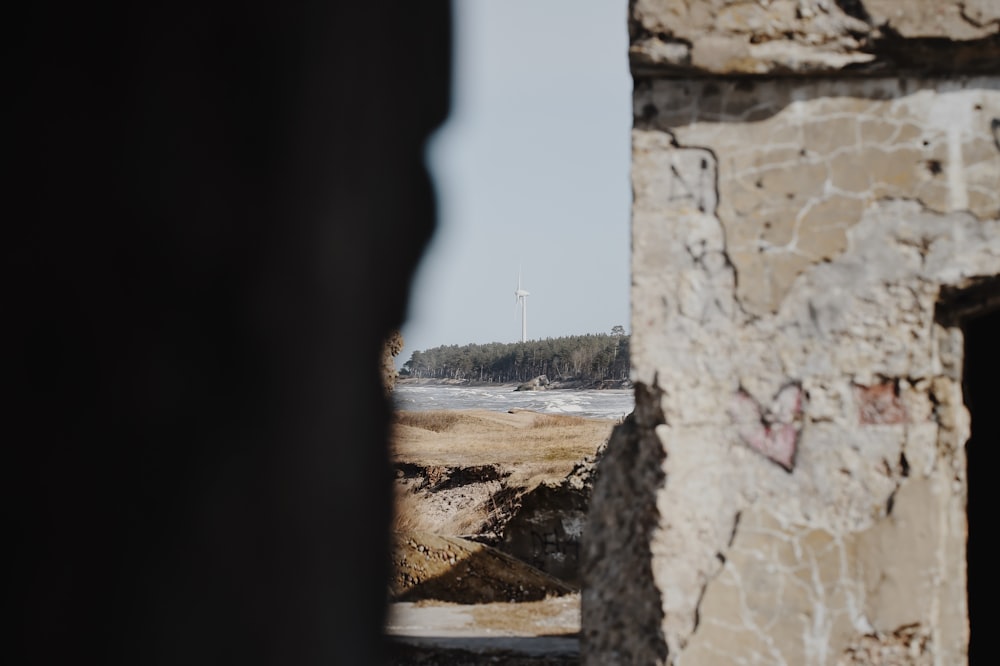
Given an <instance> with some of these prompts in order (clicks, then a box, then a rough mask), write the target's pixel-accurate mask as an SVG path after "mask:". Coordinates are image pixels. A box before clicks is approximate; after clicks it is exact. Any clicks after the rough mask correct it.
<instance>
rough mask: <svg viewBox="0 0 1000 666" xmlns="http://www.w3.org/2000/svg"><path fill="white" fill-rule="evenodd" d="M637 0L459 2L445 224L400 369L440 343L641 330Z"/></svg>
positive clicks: (441, 157) (440, 184) (443, 165)
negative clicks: (633, 45)
mask: <svg viewBox="0 0 1000 666" xmlns="http://www.w3.org/2000/svg"><path fill="white" fill-rule="evenodd" d="M626 7H627V0H487V1H483V0H455V2H454V4H453V8H454V9H453V12H454V13H453V20H454V24H455V25H454V29H455V33H454V34H455V42H454V46H453V49H454V63H453V67H454V69H453V71H454V78H453V97H452V107H451V116H450V119H449V120H448V122H447V124H446V125H445V126H444V127H442V129H441V130H440V131H439V132H438V133H437V134H436V135H435V136H434V137H433V139H432V141H431V144H430V146H429V149H428V164H429V165H430V167H431V171H432V175H433V177H434V181H435V187H436V189H437V197H438V226H437V230H436V232H435V235H434V238H433V239H432V241H431V243H430V245H429V246H428V249H427V252H426V253H425V254H424V256H423V258H422V260H421V264H420V266H419V268H418V271H417V275H416V280H415V282H414V285H413V289H412V291H411V294H410V305H409V311H408V316H407V321H406V323H405V325H404V327H403V330H402V333H403V338H404V340H405V347H404V348H403V351H402V353H401V354H400V355H399V356H398V357H397V366H400V365H402V364H403V363H405V362H406V361H408V360H409V359H410V356H411V355H412V354H413V352H414V351H417V350H424V349H430V348H432V347H437V346H440V345H452V344H457V345H465V344H469V343H479V344H483V343H488V342H517V341H519V340H520V339H521V319H520V312H519V311H518V310H516V305H515V300H516V299H515V296H514V290H515V288H516V286H517V273H518V268H519V267H520V270H521V280H522V287H523V288H524V289H526V290H527V291H529V292H530V294H531V295H530V296H528V297H527V315H528V322H527V324H528V339H530V340H535V339H544V338H548V337H552V338H555V337H560V336H565V335H578V334H586V333H608V332H610V331H611V328H612V327H613V326H615V325H618V324H620V325H622V326H624V327H625V329H626V330H628V331H629V332H631V331H630V326H629V300H628V299H629V279H630V278H629V258H630V249H629V243H630V241H629V209H630V206H631V185H630V182H629V161H630V143H629V133H630V128H631V124H632V107H631V91H632V79H631V77H630V76H629V72H628V58H627V51H628V30H627V25H626V11H627V10H626Z"/></svg>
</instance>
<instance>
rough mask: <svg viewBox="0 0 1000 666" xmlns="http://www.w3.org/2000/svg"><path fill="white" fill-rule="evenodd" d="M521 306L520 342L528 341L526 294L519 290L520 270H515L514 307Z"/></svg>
mask: <svg viewBox="0 0 1000 666" xmlns="http://www.w3.org/2000/svg"><path fill="white" fill-rule="evenodd" d="M518 305H520V306H521V342H527V340H528V292H527V291H525V290H524V289H521V269H520V268H518V269H517V289H516V290H515V291H514V307H515V308H516V307H517V306H518Z"/></svg>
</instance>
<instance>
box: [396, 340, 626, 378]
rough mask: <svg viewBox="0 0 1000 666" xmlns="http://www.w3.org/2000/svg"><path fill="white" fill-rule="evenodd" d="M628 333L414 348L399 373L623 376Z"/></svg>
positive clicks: (422, 375) (421, 375)
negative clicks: (426, 348)
mask: <svg viewBox="0 0 1000 666" xmlns="http://www.w3.org/2000/svg"><path fill="white" fill-rule="evenodd" d="M629 370H630V366H629V336H628V335H625V332H624V329H623V328H622V327H621V326H615V327H614V328H613V329H612V332H611V333H610V334H606V333H604V334H601V333H598V334H587V335H571V336H566V337H560V338H546V339H544V340H529V341H527V342H512V343H503V342H491V343H489V344H484V345H479V344H469V345H462V346H459V345H451V346H442V347H435V348H433V349H428V350H425V351H415V352H413V355H412V356H411V357H410V360H409V361H407V362H406V363H404V364H403V367H402V368H401V370H400V373H399V374H400V376H401V377H415V378H427V379H464V380H472V381H479V382H496V383H511V382H526V381H528V380H530V379H533V378H535V377H537V376H538V375H546V376H547V377H548V378H549V379H550V380H556V381H566V380H582V381H604V380H622V379H628V377H629Z"/></svg>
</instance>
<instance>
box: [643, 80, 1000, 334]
mask: <svg viewBox="0 0 1000 666" xmlns="http://www.w3.org/2000/svg"><path fill="white" fill-rule="evenodd" d="M635 108H636V109H637V111H638V112H639V114H640V119H639V120H638V121H637V128H639V129H638V130H637V131H640V132H641V131H657V130H659V131H666V132H669V133H670V134H671V135H672V136H673V137H674V138H675V139H676V141H677V142H678V143H679V144H680V145H684V146H698V147H706V148H709V149H711V150H712V151H714V152H716V153H717V154H719V155H720V159H719V163H718V202H719V204H718V218H719V219H720V220H721V222H722V225H723V228H724V234H725V237H726V245H727V251H728V255H729V259H730V260H731V261H732V263H733V265H734V267H735V269H736V272H737V274H738V275H739V286H738V296H739V301H740V303H741V305H742V306H743V307H744V308H745V309H746V310H748V311H749V312H751V313H753V314H758V315H759V314H763V313H766V312H773V311H774V310H775V309H776V308H777V306H778V304H779V303H780V302H781V300H782V299H783V298H784V296H785V294H786V293H787V290H788V288H789V286H790V284H791V282H792V281H793V280H794V279H795V277H796V276H797V275H799V274H800V273H801V272H802V271H803V270H804V269H805V267H806V266H808V265H810V264H813V263H816V262H818V261H828V260H830V259H833V258H835V257H836V256H837V255H838V254H839V253H841V252H842V251H843V250H844V248H845V247H846V243H847V229H848V228H849V227H850V226H851V225H853V224H854V223H855V222H856V221H857V219H858V218H859V217H860V215H861V212H862V211H863V210H864V209H865V208H866V207H867V206H869V205H871V204H872V203H873V202H875V201H879V200H882V199H889V198H914V199H916V200H918V201H920V202H921V203H922V204H923V205H924V206H925V207H927V208H928V209H929V210H934V211H938V212H951V211H959V210H967V211H969V212H971V213H972V214H973V215H975V216H976V217H978V218H979V219H989V218H993V217H996V216H997V214H998V205H997V194H996V193H997V183H998V174H1000V150H998V147H997V145H996V142H995V140H994V136H993V132H992V129H991V124H992V123H993V121H994V119H998V118H1000V81H998V80H997V79H986V78H979V79H971V80H968V81H964V82H948V83H946V84H944V85H938V86H937V87H935V86H933V85H932V84H929V83H921V82H918V81H914V80H905V79H904V80H900V79H888V80H885V79H881V80H871V81H818V82H810V83H799V84H795V85H792V84H790V83H789V82H786V81H768V82H756V83H751V82H737V83H733V82H715V81H702V82H696V81H656V82H652V83H645V84H643V85H642V86H638V87H637V90H636V95H635Z"/></svg>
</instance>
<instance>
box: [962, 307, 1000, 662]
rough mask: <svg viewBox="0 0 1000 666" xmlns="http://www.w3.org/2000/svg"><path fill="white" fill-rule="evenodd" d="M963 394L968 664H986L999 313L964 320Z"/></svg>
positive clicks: (999, 417) (998, 422)
mask: <svg viewBox="0 0 1000 666" xmlns="http://www.w3.org/2000/svg"><path fill="white" fill-rule="evenodd" d="M962 328H963V330H964V333H965V361H964V370H963V380H962V384H963V392H964V394H965V404H966V407H968V409H969V412H970V414H971V417H972V434H971V437H970V438H969V441H968V442H967V443H966V448H965V451H966V460H967V465H968V470H967V472H968V473H967V477H966V478H967V482H968V504H967V506H966V512H967V518H968V525H969V533H968V541H967V544H966V562H967V566H968V570H967V571H968V578H967V585H968V603H969V629H970V637H969V663H970V664H977V663H986V661H985V660H991V661H992V658H993V657H994V652H995V651H994V649H993V646H992V645H991V644H990V643H991V642H992V636H991V633H992V628H991V627H990V618H991V617H992V612H991V611H992V607H993V606H994V605H995V603H996V592H997V577H998V574H997V572H996V570H995V568H994V566H993V563H992V561H991V557H990V555H991V553H990V551H989V550H988V549H989V548H990V543H989V540H990V536H991V533H992V528H993V526H992V524H991V523H992V521H993V516H992V515H991V514H992V511H991V504H992V503H993V502H994V501H995V500H996V497H995V493H996V490H995V488H996V485H995V481H994V480H993V479H992V478H991V476H992V473H993V471H994V470H996V469H997V468H998V465H997V463H998V462H1000V411H998V409H997V407H1000V403H998V397H1000V392H998V391H997V386H998V385H997V381H998V379H1000V310H993V311H992V312H989V313H987V314H982V315H980V316H976V317H972V318H969V319H966V320H965V322H964V324H963V326H962Z"/></svg>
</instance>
